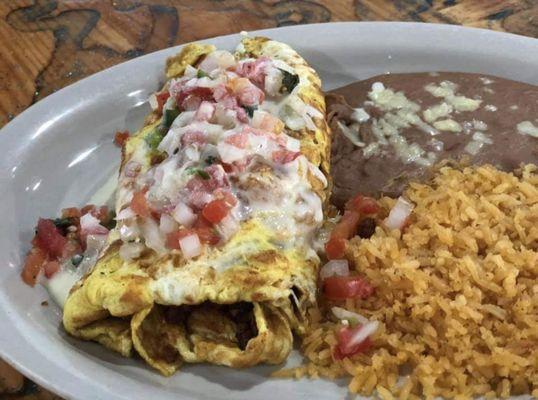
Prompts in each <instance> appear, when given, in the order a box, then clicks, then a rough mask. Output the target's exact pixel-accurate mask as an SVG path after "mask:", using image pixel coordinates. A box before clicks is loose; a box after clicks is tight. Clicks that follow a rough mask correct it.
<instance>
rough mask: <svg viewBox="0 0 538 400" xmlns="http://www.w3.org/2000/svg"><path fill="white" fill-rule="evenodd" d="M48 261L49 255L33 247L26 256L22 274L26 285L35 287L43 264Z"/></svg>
mask: <svg viewBox="0 0 538 400" xmlns="http://www.w3.org/2000/svg"><path fill="white" fill-rule="evenodd" d="M45 261H47V254H46V253H45V251H43V250H42V249H40V248H38V247H33V248H32V250H30V252H29V253H28V255H27V256H26V261H25V262H24V268H23V270H22V273H21V277H22V280H23V281H24V283H26V284H27V285H30V286H34V285H35V283H36V280H37V276H38V275H39V271H41V268H42V267H43V264H44V263H45Z"/></svg>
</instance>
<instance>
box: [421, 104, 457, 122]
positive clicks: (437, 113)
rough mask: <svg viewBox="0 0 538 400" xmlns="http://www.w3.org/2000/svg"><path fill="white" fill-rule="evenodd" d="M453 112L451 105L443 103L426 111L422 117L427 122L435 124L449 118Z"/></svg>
mask: <svg viewBox="0 0 538 400" xmlns="http://www.w3.org/2000/svg"><path fill="white" fill-rule="evenodd" d="M453 110H454V108H453V107H452V106H451V105H450V104H448V103H445V102H444V101H443V102H441V103H439V104H436V105H434V106H431V107H429V108H427V109H425V110H424V112H423V113H422V115H423V116H424V119H425V120H426V121H428V122H433V121H435V120H436V119H439V118H443V117H447V116H449V115H450V114H451V113H452V111H453Z"/></svg>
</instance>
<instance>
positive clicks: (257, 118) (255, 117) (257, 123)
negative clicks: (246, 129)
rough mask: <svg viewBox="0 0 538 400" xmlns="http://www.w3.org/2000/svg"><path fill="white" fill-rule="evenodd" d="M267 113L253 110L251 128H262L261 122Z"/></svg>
mask: <svg viewBox="0 0 538 400" xmlns="http://www.w3.org/2000/svg"><path fill="white" fill-rule="evenodd" d="M267 114H268V113H267V112H266V111H262V110H254V113H253V114H252V127H253V128H259V127H261V126H262V123H263V120H264V118H265V117H266V115H267Z"/></svg>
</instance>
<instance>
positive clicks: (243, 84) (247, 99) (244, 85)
mask: <svg viewBox="0 0 538 400" xmlns="http://www.w3.org/2000/svg"><path fill="white" fill-rule="evenodd" d="M228 84H229V86H230V88H231V90H232V92H233V94H234V95H235V96H236V97H237V100H238V101H239V104H241V105H244V106H249V107H252V106H256V105H258V104H261V103H262V102H263V100H264V98H265V93H264V92H263V91H262V90H261V89H260V88H258V87H257V86H256V85H254V84H253V83H252V82H251V81H249V80H248V79H247V78H238V79H232V80H230V81H229V83H228Z"/></svg>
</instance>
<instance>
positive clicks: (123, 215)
mask: <svg viewBox="0 0 538 400" xmlns="http://www.w3.org/2000/svg"><path fill="white" fill-rule="evenodd" d="M134 217H136V213H135V212H134V211H133V210H132V209H131V207H127V208H124V209H123V210H121V211H120V212H119V213H118V215H116V221H122V220H124V219H129V218H134Z"/></svg>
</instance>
